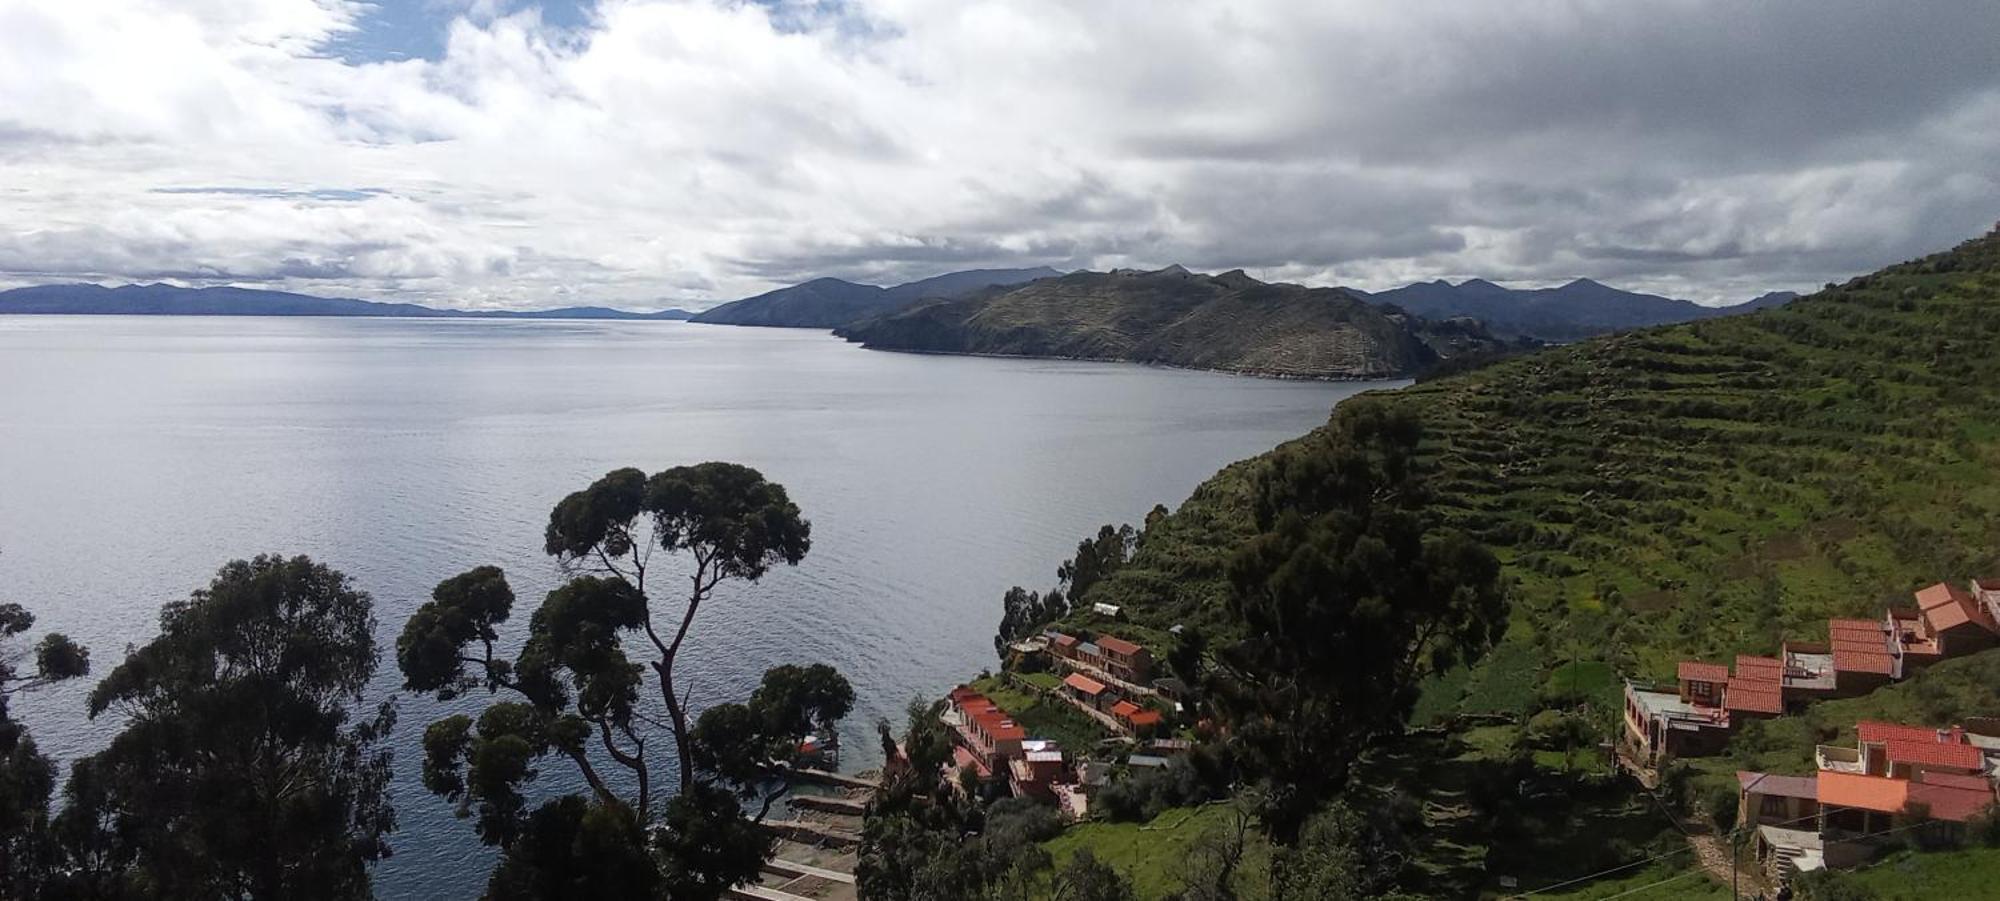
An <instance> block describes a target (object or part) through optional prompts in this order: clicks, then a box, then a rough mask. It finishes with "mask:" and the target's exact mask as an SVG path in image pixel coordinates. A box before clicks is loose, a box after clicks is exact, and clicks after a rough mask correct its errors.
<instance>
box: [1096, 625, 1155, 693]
mask: <svg viewBox="0 0 2000 901" xmlns="http://www.w3.org/2000/svg"><path fill="white" fill-rule="evenodd" d="M1097 646H1098V648H1100V649H1102V651H1103V655H1104V669H1105V670H1106V671H1108V672H1110V673H1111V675H1113V676H1117V677H1118V678H1120V679H1123V680H1125V681H1127V682H1132V683H1136V684H1139V685H1144V684H1146V681H1147V680H1148V679H1151V678H1152V676H1153V654H1152V652H1150V651H1148V650H1146V649H1145V647H1143V646H1141V645H1137V644H1133V643H1132V642H1129V641H1126V640H1124V639H1122V638H1114V637H1112V636H1110V635H1099V636H1098V637H1097Z"/></svg>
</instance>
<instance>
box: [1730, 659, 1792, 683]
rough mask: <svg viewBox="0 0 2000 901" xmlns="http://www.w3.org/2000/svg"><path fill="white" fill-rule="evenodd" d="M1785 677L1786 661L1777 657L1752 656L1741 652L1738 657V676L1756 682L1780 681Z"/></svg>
mask: <svg viewBox="0 0 2000 901" xmlns="http://www.w3.org/2000/svg"><path fill="white" fill-rule="evenodd" d="M1784 677H1785V663H1784V661H1782V660H1779V659H1778V658H1776V657H1752V656H1750V655H1748V654H1739V655H1737V657H1736V678H1737V679H1742V680H1749V681H1756V682H1780V681H1783V680H1784Z"/></svg>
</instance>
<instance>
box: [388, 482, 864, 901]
mask: <svg viewBox="0 0 2000 901" xmlns="http://www.w3.org/2000/svg"><path fill="white" fill-rule="evenodd" d="M810 547H811V527H810V525H809V524H808V523H807V522H806V520H805V519H804V518H803V517H802V516H801V515H800V512H799V509H798V507H797V506H796V505H794V504H793V503H792V502H791V500H790V498H789V497H788V496H787V495H786V492H785V489H784V488H783V487H782V486H780V485H778V484H776V483H773V482H769V481H767V480H765V479H764V477H763V476H762V475H761V474H760V473H758V472H757V471H756V470H754V469H751V468H749V467H745V466H740V465H737V464H732V463H703V464H699V465H695V466H682V467H676V468H673V469H668V470H665V471H663V472H660V473H657V474H655V475H653V476H650V477H648V476H647V475H646V474H645V473H643V472H641V471H639V470H637V469H619V470H615V471H613V472H611V473H608V474H606V475H605V476H604V477H603V478H601V479H599V480H597V481H596V482H594V483H592V484H591V485H590V486H589V487H587V488H585V489H584V490H582V491H578V492H575V493H573V494H571V495H569V496H567V497H565V498H563V500H562V501H561V502H560V503H558V504H557V505H556V507H555V509H554V510H553V511H552V512H551V513H550V515H549V524H548V528H547V530H546V533H545V544H544V550H545V551H546V552H547V553H548V554H549V555H551V556H553V557H555V558H556V559H557V561H558V562H559V564H560V565H561V566H562V567H563V569H564V571H565V572H566V574H567V575H568V581H566V582H565V583H563V584H562V585H560V586H558V587H557V588H556V589H555V590H553V591H551V592H549V594H548V596H547V597H546V599H545V600H544V601H543V602H542V604H541V605H540V606H539V607H537V608H536V610H535V611H534V613H533V614H532V615H531V616H530V618H529V622H528V627H527V637H526V639H525V641H524V642H523V643H522V644H521V648H520V651H519V652H518V653H517V654H515V655H514V656H513V657H512V659H508V658H506V657H505V656H503V655H502V654H501V653H500V651H499V650H498V648H499V645H500V644H501V643H502V640H501V631H500V630H501V628H502V626H503V625H504V624H505V623H506V621H507V620H508V618H509V617H510V616H511V614H512V611H513V606H514V602H515V596H514V592H513V590H512V588H511V587H510V586H509V585H508V583H507V580H506V578H505V576H504V574H502V573H501V571H500V570H499V569H497V568H494V567H490V566H486V567H479V568H477V569H473V570H470V571H468V572H465V573H463V574H460V575H458V576H454V577H452V578H450V579H446V580H445V581H443V582H441V583H439V585H438V586H437V589H436V590H435V591H434V592H433V594H432V599H431V601H430V602H429V603H426V604H424V605H423V606H422V607H420V608H419V609H418V610H417V612H416V613H415V614H414V615H413V616H412V617H411V618H410V620H409V622H408V623H407V624H406V625H405V627H404V630H403V634H402V636H401V638H400V639H399V640H398V641H397V661H398V663H399V665H400V666H401V668H402V671H403V674H404V678H405V684H406V686H407V687H408V688H410V689H411V690H414V691H419V692H424V693H428V694H432V695H434V696H436V697H437V698H438V699H440V700H451V699H453V698H455V697H458V696H460V695H462V694H464V693H466V692H468V691H479V690H483V691H485V692H488V693H504V695H505V696H506V698H507V700H504V701H498V702H496V703H493V704H491V705H489V706H488V707H486V709H485V710H483V711H482V712H480V713H479V714H478V716H477V717H473V716H470V715H465V714H458V715H454V716H450V717H446V718H444V719H441V720H438V721H437V722H435V723H432V724H431V725H430V727H429V728H428V729H427V730H426V733H425V738H424V747H425V764H424V783H425V785H426V786H427V787H428V788H430V789H431V790H432V791H433V792H435V793H437V794H439V795H441V796H443V797H445V798H447V799H449V800H452V801H454V802H456V803H457V804H458V805H459V807H460V812H461V814H462V815H465V816H473V817H476V823H475V828H476V830H477V831H478V833H479V835H480V838H481V839H482V840H483V841H485V842H486V843H488V844H492V845H498V846H501V847H503V848H505V849H506V852H507V856H506V859H505V860H504V861H503V863H502V865H501V867H500V869H498V870H496V871H495V873H494V887H493V890H492V893H493V894H494V895H495V896H496V897H498V896H502V895H505V894H507V893H508V892H511V891H513V890H514V888H513V887H510V886H503V885H502V884H501V883H502V882H503V881H518V880H522V879H528V880H538V879H558V878H560V874H562V873H565V872H570V870H569V869H566V868H569V867H571V865H573V864H576V865H580V864H579V861H577V860H575V859H573V858H572V857H570V856H566V855H568V854H569V853H570V852H568V851H565V850H564V849H565V848H569V847H571V846H573V845H574V844H575V842H574V841H571V840H570V839H571V838H578V837H585V836H587V837H589V838H590V839H591V840H592V841H597V842H607V841H612V840H614V839H617V838H618V837H619V836H623V837H624V839H625V840H629V841H631V842H634V843H636V844H634V845H632V846H631V847H628V848H626V851H629V852H631V853H635V854H650V855H651V858H652V860H653V861H654V863H655V865H656V869H655V871H654V874H653V875H654V876H655V877H656V881H655V882H652V883H649V884H651V885H652V886H653V888H652V889H651V891H653V892H654V893H656V894H657V893H660V892H664V893H665V894H666V895H668V896H669V897H674V898H706V897H716V896H719V894H720V893H721V892H722V891H724V890H726V889H727V888H728V887H729V886H731V885H735V884H739V883H740V882H742V881H743V880H744V879H747V878H750V877H751V876H754V875H755V873H756V870H757V868H758V867H759V866H761V864H762V862H763V860H764V859H765V858H766V857H768V855H769V852H770V840H769V839H768V837H766V836H764V835H763V833H762V831H761V830H759V829H758V828H757V826H756V824H755V823H754V822H752V821H751V820H749V819H748V818H746V817H745V816H744V815H743V813H742V811H741V808H740V806H739V804H738V798H739V797H740V798H750V797H753V796H755V795H756V794H758V793H759V792H760V791H765V790H766V789H765V787H764V786H765V784H766V783H767V782H768V781H769V780H771V779H773V778H776V777H779V776H782V769H783V764H782V762H783V761H784V760H786V759H788V758H789V757H790V755H791V752H792V751H793V750H794V749H795V748H796V743H797V739H798V738H799V737H800V736H802V735H803V734H805V732H806V731H808V730H816V729H826V728H831V726H832V724H833V723H834V721H836V720H838V719H839V718H840V717H842V716H844V715H845V714H846V713H847V712H848V709H849V708H850V707H851V706H852V703H853V693H852V689H851V688H850V687H849V686H848V685H847V682H846V680H845V679H842V678H841V677H840V676H839V674H838V673H837V672H834V671H833V670H832V669H831V668H828V667H824V666H814V667H779V668H778V669H774V670H772V671H771V672H770V673H767V674H766V677H765V680H764V684H763V685H762V686H761V687H760V688H759V689H758V690H757V692H756V693H755V694H753V695H752V697H751V698H750V699H749V701H748V702H747V703H742V704H721V705H717V706H714V707H712V708H711V709H710V710H709V711H707V712H706V713H705V714H704V715H703V717H702V720H701V721H700V722H692V721H691V717H690V711H689V709H688V708H689V698H688V697H687V695H686V694H685V693H684V692H683V691H681V690H680V689H679V688H678V687H677V683H676V663H677V662H678V661H679V659H680V655H681V652H682V650H683V648H685V647H686V642H687V639H688V636H689V635H690V634H691V632H692V630H693V627H694V623H695V621H696V618H697V616H698V615H699V613H700V611H701V608H702V607H703V606H704V605H705V604H707V603H709V602H710V601H711V600H712V599H713V597H714V596H715V593H716V591H717V589H718V588H719V587H720V586H721V585H722V584H723V583H724V582H726V581H729V580H737V581H741V582H745V583H754V582H756V581H758V580H760V579H761V578H762V577H763V576H764V575H765V574H766V573H767V572H768V571H769V570H770V568H771V567H773V566H777V565H780V564H785V565H796V564H797V563H798V562H799V561H800V560H801V559H803V558H804V556H805V555H806V553H807V551H808V550H809V549H810ZM658 554H664V555H665V557H661V556H656V555H658ZM670 558H672V559H679V560H680V562H681V563H682V565H681V566H679V567H678V568H671V567H669V566H668V565H667V564H666V562H665V561H666V559H670ZM649 677H650V678H649ZM648 696H656V697H657V706H656V705H655V704H654V703H653V702H650V701H647V700H645V699H646V698H647V697H648ZM661 712H664V716H662V715H660V713H661ZM662 731H664V732H665V733H667V736H668V738H669V739H670V740H671V741H672V743H673V744H672V747H673V760H674V762H675V763H676V764H677V770H676V772H677V775H678V791H676V792H673V793H672V795H671V797H670V798H668V799H666V800H665V801H662V796H663V795H665V794H666V793H664V792H662V791H660V789H659V787H658V786H657V785H656V767H657V765H658V764H659V763H660V760H659V759H658V756H659V755H658V754H657V753H656V752H655V750H654V749H653V748H652V746H651V744H650V742H651V741H652V740H653V738H654V737H655V736H657V735H658V733H659V732H662ZM551 757H554V758H560V759H566V760H568V761H569V762H570V764H571V765H573V766H574V767H575V768H576V771H577V772H578V774H579V776H580V777H581V779H582V780H583V782H584V783H585V784H586V785H587V786H588V787H589V791H590V795H591V798H590V800H589V801H588V802H584V806H582V807H579V806H578V803H579V802H578V801H577V800H574V799H570V800H563V799H558V800H557V801H552V802H549V803H547V804H544V805H543V806H542V807H541V808H540V809H538V810H535V811H532V812H531V811H530V810H529V809H528V799H527V789H526V787H527V784H528V783H529V782H530V781H532V780H533V779H534V778H535V777H536V776H537V769H536V766H537V762H538V761H539V760H542V759H544V758H551ZM604 766H608V767H611V768H613V769H612V770H610V771H605V770H603V769H602V767H604ZM770 801H775V797H771V798H769V799H768V801H767V803H766V804H765V806H764V810H763V813H768V811H769V807H770V803H769V802H770ZM761 815H762V814H761V813H760V817H761ZM620 824H630V826H631V828H630V829H626V828H624V826H622V825H620ZM579 840H580V839H579Z"/></svg>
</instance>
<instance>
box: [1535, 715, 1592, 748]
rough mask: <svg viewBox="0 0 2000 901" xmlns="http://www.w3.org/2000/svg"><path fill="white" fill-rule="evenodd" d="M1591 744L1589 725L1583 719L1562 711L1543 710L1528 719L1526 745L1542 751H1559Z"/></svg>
mask: <svg viewBox="0 0 2000 901" xmlns="http://www.w3.org/2000/svg"><path fill="white" fill-rule="evenodd" d="M1590 744H1591V741H1590V724H1589V723H1588V722H1586V721H1585V720H1584V718H1583V717H1581V716H1579V715H1577V714H1573V713H1570V712H1568V711H1564V710H1544V711H1542V712H1540V713H1537V714H1535V715H1534V716H1532V717H1529V718H1528V745H1529V746H1530V747H1533V748H1538V749H1540V750H1544V751H1561V750H1563V749H1565V748H1581V747H1587V746H1589V745H1590Z"/></svg>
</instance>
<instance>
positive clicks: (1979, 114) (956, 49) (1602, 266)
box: [0, 0, 2000, 306]
mask: <svg viewBox="0 0 2000 901" xmlns="http://www.w3.org/2000/svg"><path fill="white" fill-rule="evenodd" d="M439 8H450V9H453V10H456V11H457V12H456V13H454V15H456V18H455V19H454V20H453V21H452V22H451V23H450V25H449V34H448V36H447V38H446V42H445V47H446V49H445V52H444V53H443V54H442V56H441V57H440V58H438V59H436V60H403V61H389V62H378V63H356V62H350V61H346V60H343V59H341V58H339V57H337V56H335V55H334V54H332V53H331V52H329V50H328V48H329V47H330V45H331V44H332V43H333V42H335V41H337V40H338V39H340V38H341V37H342V36H343V35H346V34H349V33H350V32H352V31H353V30H354V29H355V28H356V27H357V26H358V25H359V24H361V23H362V19H361V18H360V17H363V16H366V15H370V14H371V13H370V7H368V6H367V5H365V4H358V3H349V2H341V0H94V2H91V3H48V2H43V0H0V223H4V224H0V280H5V281H9V282H30V281H47V280H51V279H58V278H88V279H97V280H125V279H136V278H158V277H171V278H179V279H185V280H209V279H212V280H221V281H233V282H238V283H267V284H277V285H283V286H286V287H290V288H294V289H299V290H308V291H313V292H317V293H343V294H355V295H365V296H389V295H395V296H402V297H407V298H415V299H422V300H427V301H430V302H436V303H448V304H450V303H455V304H462V305H469V306H540V305H548V304H551V303H557V302H573V301H578V300H586V299H587V300H591V301H597V302H618V303H626V304H631V305H646V304H653V303H676V304H691V305H698V304H702V303H706V302H712V301H715V300H720V299H728V298H731V297H735V296H740V295H743V294H747V293H752V292H755V291H758V290H763V289H765V288H768V287H770V286H772V285H773V284H775V283H778V282H784V281H791V280H796V279H799V278H803V277H809V276H812V275H819V274H837V275H847V276H854V277H871V278H878V279H881V280H885V281H888V280H896V279H900V278H906V277H916V276H922V275H928V274H933V273H935V272H937V271H942V270H944V269H949V268H958V267H964V266H974V265H1010V264H1013V265H1029V264H1038V263H1052V264H1056V265H1061V266H1091V267H1104V266H1117V265H1163V264H1165V263H1168V262H1184V263H1186V264H1188V265H1190V266H1194V267H1197V268H1213V269H1223V268H1234V267H1237V266H1243V267H1247V268H1250V269H1251V270H1252V271H1253V272H1255V273H1258V274H1261V275H1264V276H1266V277H1273V278H1286V279H1292V280H1306V281H1317V282H1346V283H1351V284H1358V285H1361V286H1364V287H1384V286H1388V285H1390V284H1394V283H1398V282H1401V281H1407V280H1411V279H1416V278H1433V277H1439V276H1445V277H1468V276H1474V275H1478V276H1485V277H1490V278H1499V279H1514V280H1522V281H1533V282H1547V281H1556V280H1563V279H1567V278H1569V277H1573V276H1591V277H1595V278H1601V279H1604V280H1607V281H1611V282H1613V283H1617V284H1623V285H1631V286H1634V287H1641V288H1647V289H1651V290H1657V291H1662V292H1666V293H1674V294H1680V295H1683V296H1695V297H1698V298H1703V299H1711V298H1717V297H1742V296H1747V295H1748V294H1752V293H1757V292H1760V291H1762V290H1766V289H1768V288H1775V287H1803V286H1806V285H1810V284H1814V283H1817V282H1819V281H1824V280H1827V279H1831V278H1836V277H1841V276H1844V275H1847V274H1852V273H1854V272H1858V271H1862V270H1866V269H1869V268H1873V267H1875V266H1878V265H1880V264H1882V263H1884V262H1888V261H1893V260H1896V259H1901V258H1903V257H1906V256H1909V255H1913V254H1915V253H1918V252H1921V251H1923V250H1926V249H1929V248H1934V247H1938V246H1943V245H1947V244H1949V243H1951V242H1952V241H1953V240H1956V239H1957V238H1960V237H1963V236H1965V235H1967V234H1969V233H1971V232H1973V231H1976V230H1978V229H1980V228H1983V227H1984V226H1985V225H1986V224H1988V223H1990V221H1991V220H1992V219H1993V218H1995V216H1996V212H1995V210H1996V208H2000V181H1997V180H1996V177H2000V176H1996V170H1995V167H1994V166H1993V163H1992V161H1993V160H1994V159H2000V153H1996V151H2000V72H1996V71H1995V70H1994V69H1993V68H1992V66H1991V65H1990V61H1991V59H1990V46H1989V41H1990V37H1991V36H1992V35H1993V34H1996V33H2000V8H1995V7H1992V6H1990V5H1988V4H1973V3H1967V4H1957V3H1939V4H1926V5H1924V6H1922V7H1916V8H1912V7H1889V6H1879V7H1878V6H1874V5H1867V6H1863V5H1854V6H1847V5H1842V6H1837V7H1828V6H1826V5H1824V4H1818V3H1810V2H1772V3H1764V4H1755V5H1747V6H1746V5H1743V4H1733V3H1725V2H1713V3H1711V2H1693V0H1679V2H1672V3H1658V4H1646V5H1634V4H1626V3H1600V2H1535V3H1522V4H1486V3H1465V4H1442V3H1427V2H1419V3H1411V2H1406V0H1405V2H1396V0H1380V2H1374V0H1371V2H1353V3H1340V4H1332V3H1315V4H1307V3H1293V2H1280V0H1228V2H1225V0H1190V2H1186V3H1177V4H1172V5H1165V4H1158V3H1140V2H1134V0H1098V2H1090V3H1066V2H1054V0H1018V2H1005V3H1002V2H979V0H852V2H847V3H829V2H802V0H789V2H783V3H776V4H769V5H758V4H751V3H741V2H697V0H603V2H602V3H601V4H600V5H599V6H598V8H597V9H596V10H595V12H594V13H593V14H592V16H591V17H590V19H589V21H588V23H587V24H586V25H584V26H583V27H582V28H580V29H565V28H558V27H554V26H551V25H549V24H547V23H545V22H544V21H543V19H542V17H541V16H539V15H538V14H536V12H535V11H534V10H533V9H532V8H531V7H529V8H523V7H522V6H521V5H520V4H517V3H494V2H484V0H481V2H458V0H454V3H453V4H441V5H440V7H439ZM214 187H228V188H242V189H252V190H251V191H249V192H238V193H230V192H215V191H205V190H202V191H186V190H183V191H169V192H163V191H162V190H161V189H187V188H214ZM364 189H365V190H371V191H372V190H373V189H380V193H366V194H349V193H345V192H350V191H360V190H364Z"/></svg>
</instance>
